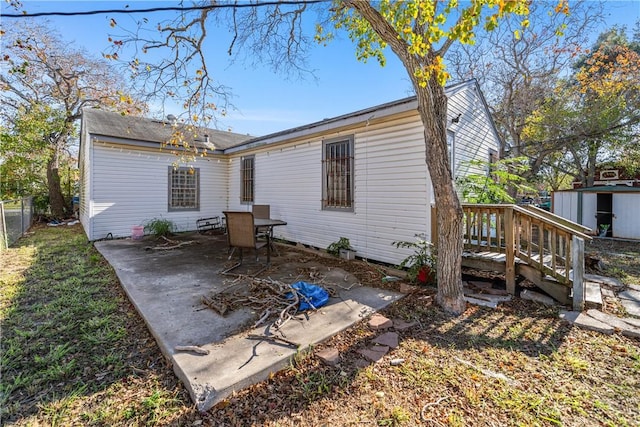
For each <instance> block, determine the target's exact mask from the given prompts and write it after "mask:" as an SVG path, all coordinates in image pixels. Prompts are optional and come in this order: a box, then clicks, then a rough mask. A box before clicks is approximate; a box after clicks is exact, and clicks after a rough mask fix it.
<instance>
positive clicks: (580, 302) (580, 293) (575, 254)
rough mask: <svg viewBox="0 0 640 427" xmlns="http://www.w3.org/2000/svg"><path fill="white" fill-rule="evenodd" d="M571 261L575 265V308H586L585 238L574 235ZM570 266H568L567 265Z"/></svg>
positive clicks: (577, 309)
mask: <svg viewBox="0 0 640 427" xmlns="http://www.w3.org/2000/svg"><path fill="white" fill-rule="evenodd" d="M571 261H573V262H572V267H573V309H574V311H582V310H584V298H585V283H584V239H581V238H580V237H578V236H573V239H572V247H571ZM567 267H568V266H567Z"/></svg>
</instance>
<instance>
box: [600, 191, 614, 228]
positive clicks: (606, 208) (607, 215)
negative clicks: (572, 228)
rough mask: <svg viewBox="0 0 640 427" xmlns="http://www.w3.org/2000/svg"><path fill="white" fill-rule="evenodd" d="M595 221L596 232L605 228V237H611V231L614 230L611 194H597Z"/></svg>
mask: <svg viewBox="0 0 640 427" xmlns="http://www.w3.org/2000/svg"><path fill="white" fill-rule="evenodd" d="M596 197H597V202H596V203H597V208H596V209H597V211H596V215H597V219H598V224H597V225H598V231H600V230H602V227H603V226H605V227H607V228H608V230H607V234H606V236H607V237H611V236H612V231H613V229H614V228H615V227H614V226H613V222H612V220H613V194H611V193H597V195H596Z"/></svg>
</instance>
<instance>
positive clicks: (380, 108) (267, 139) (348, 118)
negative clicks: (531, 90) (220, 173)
mask: <svg viewBox="0 0 640 427" xmlns="http://www.w3.org/2000/svg"><path fill="white" fill-rule="evenodd" d="M470 86H472V87H473V88H474V90H475V91H476V93H477V94H478V95H479V97H480V100H481V102H482V104H483V106H484V108H485V110H486V112H487V115H488V116H489V121H490V122H491V129H492V131H493V134H494V136H495V138H496V139H497V140H499V139H500V137H499V135H498V132H497V130H496V127H495V123H494V122H493V118H492V117H491V113H490V111H489V107H488V106H487V102H486V100H485V98H484V96H483V95H482V91H481V90H480V86H479V85H478V82H477V81H476V80H475V79H472V80H466V81H463V82H460V83H456V84H453V85H449V86H447V87H445V88H444V90H445V93H446V95H447V96H448V97H450V96H452V95H453V94H455V93H456V92H457V91H459V90H461V89H464V88H467V87H470ZM417 108H418V99H417V97H416V96H410V97H407V98H403V99H399V100H397V101H391V102H387V103H385V104H380V105H376V106H373V107H369V108H365V109H363V110H358V111H355V112H352V113H348V114H343V115H341V116H337V117H332V118H328V119H324V120H321V121H318V122H314V123H310V124H307V125H303V126H298V127H295V128H291V129H287V130H283V131H280V132H276V133H272V134H269V135H265V136H259V137H255V138H252V139H249V140H247V141H244V142H242V143H240V144H238V145H235V146H233V147H230V148H228V149H226V150H225V153H234V152H238V151H244V150H249V149H252V148H256V147H260V146H263V145H268V144H273V143H278V142H282V141H285V140H288V139H293V138H301V137H306V136H309V135H312V134H315V133H318V132H326V131H330V130H335V129H338V128H342V127H345V126H350V125H355V124H358V123H362V122H369V121H372V120H376V119H381V118H384V117H387V116H391V115H394V114H399V113H404V112H409V111H415V110H417Z"/></svg>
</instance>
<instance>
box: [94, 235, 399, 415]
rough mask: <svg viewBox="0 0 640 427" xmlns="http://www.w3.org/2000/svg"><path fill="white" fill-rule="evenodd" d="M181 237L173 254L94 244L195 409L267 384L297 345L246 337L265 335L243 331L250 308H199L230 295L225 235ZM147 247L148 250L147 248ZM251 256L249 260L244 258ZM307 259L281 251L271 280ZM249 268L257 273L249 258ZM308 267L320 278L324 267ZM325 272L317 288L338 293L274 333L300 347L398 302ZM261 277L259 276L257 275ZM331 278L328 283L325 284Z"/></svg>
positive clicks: (126, 242)
mask: <svg viewBox="0 0 640 427" xmlns="http://www.w3.org/2000/svg"><path fill="white" fill-rule="evenodd" d="M181 240H182V241H184V240H192V241H193V243H192V244H190V245H186V246H182V247H180V248H177V249H173V250H167V251H162V250H154V249H149V247H150V246H154V244H155V243H156V242H155V241H152V240H150V238H145V240H143V241H135V240H131V239H122V240H108V241H101V242H96V243H95V247H96V249H98V251H99V252H100V253H101V254H102V255H103V256H104V257H105V259H107V261H108V262H109V263H110V264H111V265H112V266H113V268H114V270H115V272H116V274H117V276H118V278H119V280H120V282H121V284H122V287H123V288H124V290H125V292H126V293H127V295H128V296H129V299H130V300H131V302H132V303H133V305H134V306H135V307H136V309H137V310H138V312H139V313H140V315H141V316H142V318H143V319H144V321H145V322H146V324H147V326H148V328H149V330H150V331H151V333H152V334H153V336H154V337H155V339H156V341H157V342H158V345H159V347H160V350H161V351H162V353H163V354H164V355H165V357H167V359H168V360H170V362H171V363H172V364H173V369H174V371H175V373H176V375H177V376H178V377H179V378H180V379H181V380H182V381H183V383H184V384H185V386H186V388H187V389H188V390H189V393H190V394H191V397H192V399H193V401H194V402H195V403H196V405H197V407H198V409H199V410H201V411H206V410H208V409H209V408H211V407H212V406H213V405H215V404H216V403H218V402H220V401H221V400H223V399H224V398H225V397H227V396H228V395H229V394H231V393H232V392H233V391H236V390H239V389H242V388H244V387H246V386H248V385H250V384H253V383H255V382H259V381H262V380H264V379H266V378H267V377H268V376H269V374H270V373H272V372H276V371H278V370H280V369H282V368H283V367H285V366H286V365H287V364H288V362H289V360H290V358H291V357H292V356H293V355H295V354H296V352H297V351H298V348H296V347H295V346H291V345H288V344H286V343H280V342H272V341H264V340H258V341H256V340H254V339H249V338H248V335H249V334H254V335H267V336H268V335H270V334H271V333H272V331H269V330H268V327H261V328H257V329H253V330H249V328H248V327H247V326H248V325H252V324H253V322H254V321H255V314H256V313H253V312H252V311H251V310H249V309H240V310H235V311H232V312H231V313H230V314H229V315H227V316H224V317H223V316H220V315H218V314H217V313H216V312H215V311H213V310H211V309H209V308H207V307H206V306H205V305H204V304H203V303H202V297H203V296H205V295H210V294H211V293H217V292H222V291H224V290H228V289H229V287H231V286H237V283H236V284H234V282H233V277H229V276H224V275H222V274H221V272H222V271H223V270H224V267H225V265H226V264H228V260H227V245H226V237H225V236H202V235H199V234H196V233H194V234H193V235H189V236H187V237H185V236H181ZM145 248H147V249H145ZM249 258H251V259H252V261H249V260H248V259H249ZM305 258H306V257H305V256H301V255H300V254H299V253H298V252H293V253H287V250H286V247H281V248H280V256H279V257H277V258H276V259H274V260H273V261H274V263H273V264H274V266H277V267H274V268H272V269H270V270H269V272H268V273H269V277H270V278H272V279H274V280H281V281H288V280H289V281H291V282H292V283H293V281H294V280H296V278H298V277H299V276H300V273H299V271H300V266H301V264H302V265H307V264H305V262H307V261H308V260H306V259H305ZM245 259H247V263H246V266H245V265H243V268H246V269H247V271H257V270H258V269H259V265H257V264H255V262H253V259H254V258H253V256H251V257H249V256H247V257H245ZM308 268H309V269H310V270H312V271H314V273H315V272H317V273H318V274H321V273H323V270H322V266H321V265H318V264H317V263H313V264H312V265H311V264H310V265H309V267H308ZM337 270H338V269H332V270H326V271H324V273H327V274H323V276H324V278H323V283H322V284H323V286H330V285H333V287H334V289H336V290H337V295H335V296H334V297H332V298H331V299H330V301H329V303H328V304H327V305H326V306H324V307H322V308H320V309H319V310H318V311H315V312H312V313H309V315H307V316H300V318H299V319H293V320H290V321H289V322H287V323H286V324H285V325H284V326H283V327H282V328H281V329H280V331H281V332H282V334H284V336H285V337H286V339H287V340H289V341H292V342H295V343H297V344H299V345H300V349H304V348H307V347H309V346H310V345H313V344H316V343H319V342H322V341H324V340H326V339H328V338H330V337H331V336H333V335H334V334H336V333H338V332H340V331H342V330H344V329H346V328H348V327H350V326H351V325H353V324H354V323H356V322H357V321H359V320H361V319H363V318H365V317H367V316H369V315H371V314H372V313H374V312H376V311H378V310H380V309H382V308H384V307H386V306H387V305H389V304H391V303H392V302H393V301H396V300H398V299H399V298H401V297H402V295H403V294H400V293H397V292H392V291H389V290H383V289H378V288H371V287H365V286H359V285H357V283H355V282H356V280H355V278H354V277H353V275H349V274H348V273H346V272H344V271H337ZM261 277H265V276H261ZM332 279H333V280H334V281H333V282H332V281H331V280H332ZM177 346H198V347H200V348H202V349H204V350H208V354H198V353H195V352H180V351H176V347H177Z"/></svg>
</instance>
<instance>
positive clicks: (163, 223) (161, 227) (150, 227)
mask: <svg viewBox="0 0 640 427" xmlns="http://www.w3.org/2000/svg"><path fill="white" fill-rule="evenodd" d="M175 229H176V226H175V224H174V223H173V221H171V220H169V219H164V218H154V219H152V220H150V221H147V223H146V224H145V225H144V231H146V232H148V233H149V234H152V235H154V236H156V237H162V236H164V237H167V236H170V235H171V234H172V233H173V232H174V231H175Z"/></svg>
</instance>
